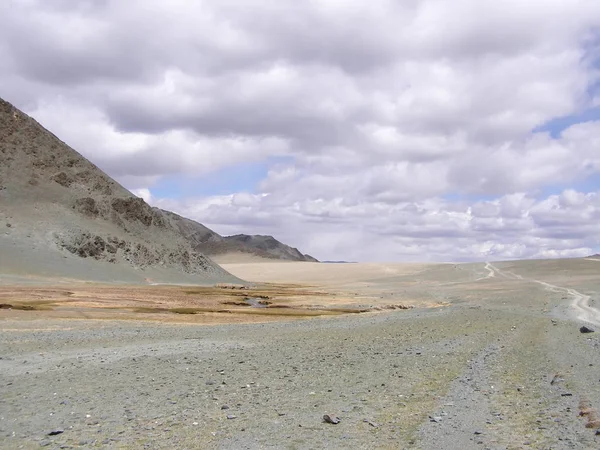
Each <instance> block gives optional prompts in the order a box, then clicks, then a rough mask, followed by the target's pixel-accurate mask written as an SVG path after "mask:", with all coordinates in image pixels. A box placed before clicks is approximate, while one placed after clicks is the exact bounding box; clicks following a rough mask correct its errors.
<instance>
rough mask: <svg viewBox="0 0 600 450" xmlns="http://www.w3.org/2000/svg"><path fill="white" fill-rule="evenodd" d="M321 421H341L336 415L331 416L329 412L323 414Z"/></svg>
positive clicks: (332, 422) (334, 422) (336, 422)
mask: <svg viewBox="0 0 600 450" xmlns="http://www.w3.org/2000/svg"><path fill="white" fill-rule="evenodd" d="M323 422H326V423H330V424H332V425H337V424H338V423H340V422H341V420H340V419H339V418H338V417H336V416H331V415H329V414H325V415H324V416H323Z"/></svg>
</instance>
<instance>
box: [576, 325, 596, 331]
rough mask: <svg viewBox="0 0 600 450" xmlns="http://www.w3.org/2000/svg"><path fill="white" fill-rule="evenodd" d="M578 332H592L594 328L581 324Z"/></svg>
mask: <svg viewBox="0 0 600 450" xmlns="http://www.w3.org/2000/svg"><path fill="white" fill-rule="evenodd" d="M579 332H580V333H593V332H594V330H593V329H591V328H590V327H586V326H585V325H584V326H582V327H581V328H580V329H579Z"/></svg>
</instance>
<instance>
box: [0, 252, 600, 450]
mask: <svg viewBox="0 0 600 450" xmlns="http://www.w3.org/2000/svg"><path fill="white" fill-rule="evenodd" d="M227 259H228V260H229V262H225V261H223V262H222V264H223V266H224V268H225V269H226V270H227V271H229V272H230V273H231V274H233V275H234V276H236V277H239V278H241V279H245V280H248V281H249V282H250V283H248V284H242V285H235V284H233V285H230V284H226V285H220V286H216V287H197V286H152V285H147V286H128V285H121V286H119V285H106V284H103V285H101V284H89V283H73V282H70V281H66V280H57V281H56V282H55V283H53V284H52V283H48V282H47V280H45V281H44V283H42V284H40V283H29V284H27V285H23V284H20V285H14V284H12V285H11V284H10V283H9V282H8V281H10V280H4V282H3V285H2V287H1V288H0V303H2V304H4V305H5V306H3V309H1V310H0V443H1V445H0V446H1V447H2V448H39V447H40V446H42V447H46V448H95V447H96V448H100V447H102V448H209V449H217V448H222V449H230V448H236V449H237V448H249V449H253V448H290V449H295V448H297V449H304V448H365V449H366V448H369V449H370V448H384V449H385V448H423V449H470V448H474V449H484V448H490V449H506V448H511V449H513V448H515V449H516V448H538V449H542V448H543V449H546V448H555V449H560V448H581V449H594V448H598V447H599V446H600V436H598V435H597V432H598V431H597V430H598V429H599V428H600V416H599V415H598V412H597V409H598V408H600V372H599V370H598V368H599V367H600V334H599V332H600V314H599V313H598V307H599V305H598V299H599V296H600V277H599V276H598V274H599V271H600V262H598V261H594V260H593V259H570V260H569V259H564V260H543V261H520V262H498V263H473V264H460V265H457V264H431V265H425V264H422V265H417V264H318V263H306V262H301V263H297V262H279V263H273V262H259V260H252V261H250V260H248V259H246V260H245V262H243V263H241V262H237V263H236V262H235V261H236V258H234V257H231V258H224V260H227ZM238 261H239V259H238ZM7 305H10V306H7ZM583 325H586V326H588V327H589V328H591V329H595V330H596V332H595V333H582V332H581V331H580V327H581V326H583ZM324 415H329V416H330V417H332V418H334V419H335V418H338V419H339V423H337V424H332V423H327V422H325V421H324V420H323V416H324ZM334 421H335V420H334Z"/></svg>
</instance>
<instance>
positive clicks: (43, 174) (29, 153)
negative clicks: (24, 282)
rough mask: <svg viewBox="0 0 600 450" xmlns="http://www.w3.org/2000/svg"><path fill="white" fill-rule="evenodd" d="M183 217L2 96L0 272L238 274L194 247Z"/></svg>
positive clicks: (115, 276) (171, 277) (132, 278)
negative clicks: (154, 203)
mask: <svg viewBox="0 0 600 450" xmlns="http://www.w3.org/2000/svg"><path fill="white" fill-rule="evenodd" d="M185 225H186V222H185V221H183V220H181V218H179V216H176V215H174V214H170V213H167V212H165V211H162V210H160V209H158V208H152V207H151V206H149V205H148V204H147V203H146V202H144V200H142V199H140V198H137V197H135V196H134V195H132V194H131V193H130V192H129V191H127V190H126V189H125V188H123V187H122V186H120V185H119V184H118V183H117V182H115V181H114V180H113V179H112V178H110V177H109V176H107V175H106V174H105V173H104V172H102V171H101V170H100V169H99V168H98V167H96V166H95V165H94V164H92V163H91V162H89V161H88V160H87V159H85V158H84V157H82V156H81V155H80V154H79V153H77V152H76V151H75V150H73V149H72V148H70V147H69V146H67V145H66V144H64V143H63V142H62V141H60V140H59V139H58V138H57V137H56V136H54V135H53V134H52V133H50V132H49V131H47V130H46V129H44V128H43V127H42V126H41V125H40V124H38V123H37V122H36V121H35V120H33V119H32V118H30V117H29V116H27V115H26V114H24V113H22V112H21V111H19V110H18V109H16V108H14V107H13V106H12V105H11V104H9V103H8V102H5V101H3V100H1V99H0V226H1V227H2V228H1V232H0V274H2V276H4V277H9V276H10V277H19V278H23V277H30V276H36V277H39V276H47V277H57V276H59V277H65V278H75V279H86V280H96V281H117V282H119V281H122V282H136V281H144V280H145V281H149V282H190V283H206V282H208V283H212V282H227V281H237V279H236V278H235V277H233V276H231V275H230V274H228V273H227V272H226V271H225V270H223V269H222V268H221V267H219V266H218V265H217V264H215V263H214V262H213V261H212V260H210V259H209V258H208V257H206V256H205V255H204V254H202V253H201V252H199V251H197V249H196V248H195V245H194V242H193V241H191V240H190V236H187V235H186V234H185V233H183V232H182V229H183V228H184V227H185ZM198 225H199V224H196V225H194V226H195V227H197V226H198ZM206 230H208V229H206ZM207 232H210V230H208V231H207Z"/></svg>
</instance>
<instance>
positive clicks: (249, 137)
mask: <svg viewBox="0 0 600 450" xmlns="http://www.w3.org/2000/svg"><path fill="white" fill-rule="evenodd" d="M0 97H2V98H4V99H5V100H7V101H10V102H11V103H13V104H14V105H15V106H17V107H18V108H20V109H22V110H23V111H25V112H26V113H28V114H30V115H31V116H32V117H34V118H35V119H36V120H38V121H39V122H40V123H41V124H42V125H44V126H45V127H46V128H48V129H49V130H51V131H52V132H53V133H55V134H56V135H57V136H59V137H60V138H61V139H62V140H63V141H65V142H66V143H67V144H69V145H71V146H72V147H73V148H75V149H76V150H77V151H79V152H80V153H81V154H83V155H84V156H86V157H87V158H89V159H90V160H91V161H92V162H94V163H95V164H97V165H98V166H99V167H100V168H102V169H103V170H104V171H106V172H107V173H108V174H109V175H111V176H112V177H114V178H115V179H117V180H118V181H119V182H120V183H122V184H123V185H124V186H125V187H127V188H128V189H130V190H132V192H134V193H135V194H136V195H138V196H141V197H143V198H144V199H145V200H146V201H148V202H149V203H150V204H152V205H154V206H158V207H161V208H165V209H170V210H173V211H175V212H177V213H179V214H182V215H184V216H187V217H190V218H192V219H195V220H197V221H199V222H201V223H203V224H205V225H207V226H209V227H210V228H212V229H214V230H215V231H217V232H219V233H221V234H224V235H229V234H237V233H247V234H270V235H273V236H275V237H276V238H277V239H279V240H281V241H283V242H285V243H287V244H289V245H292V246H295V247H298V248H299V249H300V250H301V251H302V252H304V253H309V254H311V255H313V256H315V257H317V258H319V259H321V260H351V261H399V262H402V261H485V260H502V259H520V258H551V257H576V256H586V255H589V254H592V253H595V252H597V251H600V1H598V0H528V1H526V2H525V1H522V0H504V1H502V2H499V1H497V0H453V1H451V2H450V1H447V0H404V1H395V0H372V1H369V2H366V1H362V0H344V1H342V0H277V1H269V0H170V1H169V2H166V1H161V0H128V1H122V0H3V1H2V2H0Z"/></svg>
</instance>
